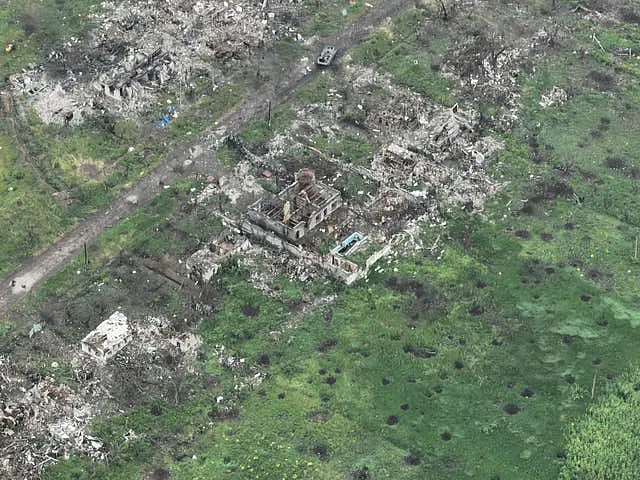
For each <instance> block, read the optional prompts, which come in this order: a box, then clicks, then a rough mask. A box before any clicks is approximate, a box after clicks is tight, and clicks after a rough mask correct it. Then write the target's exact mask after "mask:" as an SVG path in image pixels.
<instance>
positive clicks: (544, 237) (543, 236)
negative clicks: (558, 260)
mask: <svg viewBox="0 0 640 480" xmlns="http://www.w3.org/2000/svg"><path fill="white" fill-rule="evenodd" d="M540 239H541V240H542V241H543V242H550V241H551V240H553V235H552V234H551V233H549V232H542V233H541V234H540Z"/></svg>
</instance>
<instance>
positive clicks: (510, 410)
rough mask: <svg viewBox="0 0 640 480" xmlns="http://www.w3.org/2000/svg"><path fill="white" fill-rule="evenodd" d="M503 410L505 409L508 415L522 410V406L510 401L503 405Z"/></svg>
mask: <svg viewBox="0 0 640 480" xmlns="http://www.w3.org/2000/svg"><path fill="white" fill-rule="evenodd" d="M502 410H504V413H506V414H507V415H515V414H517V413H519V412H520V407H519V406H518V405H515V404H513V403H509V404H507V405H505V406H504V407H502Z"/></svg>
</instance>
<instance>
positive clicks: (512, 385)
mask: <svg viewBox="0 0 640 480" xmlns="http://www.w3.org/2000/svg"><path fill="white" fill-rule="evenodd" d="M515 386H516V382H507V388H513V387H515Z"/></svg>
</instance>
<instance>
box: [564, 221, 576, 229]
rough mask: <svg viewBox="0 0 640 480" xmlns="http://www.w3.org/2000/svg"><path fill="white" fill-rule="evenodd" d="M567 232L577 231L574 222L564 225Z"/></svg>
mask: <svg viewBox="0 0 640 480" xmlns="http://www.w3.org/2000/svg"><path fill="white" fill-rule="evenodd" d="M562 228H564V229H565V230H575V229H576V224H575V223H573V222H567V223H565V224H564V225H563V227H562Z"/></svg>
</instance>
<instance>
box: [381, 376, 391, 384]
mask: <svg viewBox="0 0 640 480" xmlns="http://www.w3.org/2000/svg"><path fill="white" fill-rule="evenodd" d="M390 383H391V380H389V379H388V378H387V377H382V385H389V384H390Z"/></svg>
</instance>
